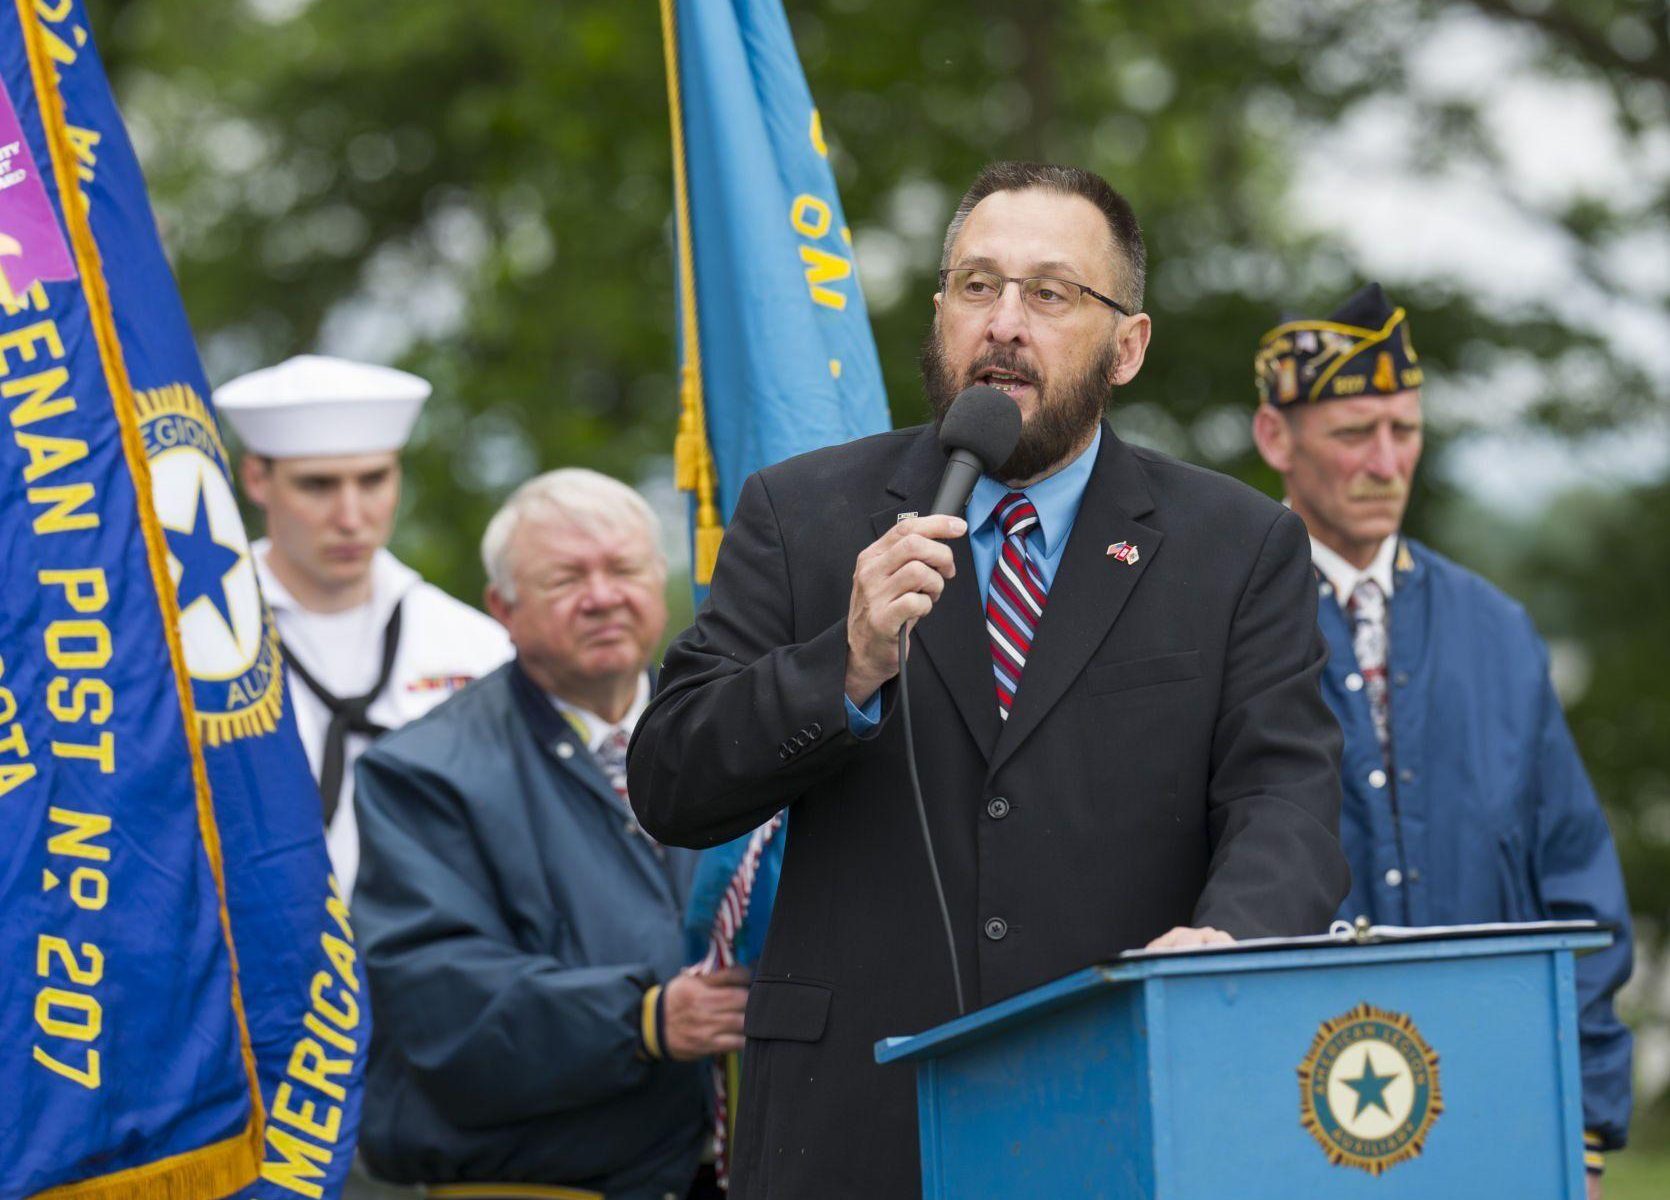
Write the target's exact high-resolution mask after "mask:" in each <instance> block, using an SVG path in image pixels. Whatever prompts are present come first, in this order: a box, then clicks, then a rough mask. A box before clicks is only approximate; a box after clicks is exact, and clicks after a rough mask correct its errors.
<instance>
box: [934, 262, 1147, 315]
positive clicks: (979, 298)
mask: <svg viewBox="0 0 1670 1200" xmlns="http://www.w3.org/2000/svg"><path fill="white" fill-rule="evenodd" d="M1011 283H1018V284H1019V285H1020V289H1021V301H1022V303H1024V304H1025V305H1026V307H1027V311H1029V312H1033V313H1036V314H1038V315H1039V316H1041V317H1065V316H1067V315H1069V314H1070V313H1073V312H1075V311H1077V309H1078V306H1079V301H1080V300H1082V299H1083V298H1084V297H1085V296H1094V297H1095V298H1096V299H1098V300H1100V301H1101V302H1102V303H1103V304H1105V305H1107V306H1108V307H1109V308H1111V309H1113V311H1114V312H1116V313H1120V314H1122V315H1124V316H1127V317H1128V316H1130V315H1131V310H1130V309H1128V308H1126V307H1125V306H1124V305H1122V304H1120V303H1119V302H1117V301H1115V300H1110V299H1108V297H1106V296H1104V295H1102V293H1100V292H1098V291H1097V290H1096V289H1095V288H1091V287H1086V286H1085V285H1084V284H1082V283H1074V282H1073V281H1072V280H1070V279H1055V278H1053V277H1051V276H1049V275H1032V276H1029V277H1028V278H1026V279H1016V278H1014V277H1013V276H1009V275H999V274H997V273H996V272H995V271H977V270H975V269H973V268H972V267H953V268H950V269H948V270H944V271H941V272H940V273H939V286H940V289H941V290H942V291H943V292H944V293H945V297H946V299H948V300H951V301H953V302H954V303H956V304H959V305H961V306H963V307H965V308H990V307H991V306H992V305H994V304H996V303H997V299H998V297H999V296H1001V295H1003V288H1004V286H1005V285H1006V284H1011Z"/></svg>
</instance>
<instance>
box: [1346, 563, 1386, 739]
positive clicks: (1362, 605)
mask: <svg viewBox="0 0 1670 1200" xmlns="http://www.w3.org/2000/svg"><path fill="white" fill-rule="evenodd" d="M1346 611H1347V612H1348V613H1349V614H1350V615H1351V629H1352V633H1351V644H1352V649H1354V650H1355V651H1356V652H1357V669H1358V670H1359V671H1360V672H1362V676H1363V690H1364V691H1365V692H1367V693H1368V711H1369V715H1370V716H1372V717H1373V718H1374V736H1375V737H1377V738H1379V739H1380V754H1381V757H1382V758H1384V757H1386V756H1387V755H1388V754H1389V752H1390V749H1391V725H1390V721H1389V712H1388V707H1387V699H1388V698H1387V691H1386V593H1384V592H1382V591H1381V590H1380V585H1379V584H1378V583H1376V582H1374V580H1372V579H1364V580H1362V581H1361V582H1359V583H1358V584H1357V587H1356V590H1355V591H1353V592H1352V593H1351V602H1350V604H1348V605H1347V606H1346Z"/></svg>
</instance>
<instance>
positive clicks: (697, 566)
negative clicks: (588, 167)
mask: <svg viewBox="0 0 1670 1200" xmlns="http://www.w3.org/2000/svg"><path fill="white" fill-rule="evenodd" d="M676 2H677V0H661V43H662V48H663V50H664V51H665V53H666V59H667V110H668V114H669V115H670V117H671V118H672V131H673V198H674V206H673V207H674V212H673V220H674V222H675V229H676V238H677V241H678V296H679V305H678V307H679V315H680V318H681V323H682V332H683V340H684V356H683V362H681V363H680V364H679V380H678V398H679V410H678V437H677V438H676V439H675V440H674V442H673V473H674V482H675V483H677V485H678V487H679V488H680V489H681V490H683V491H687V492H694V493H695V496H696V544H695V549H694V561H693V562H692V563H691V570H692V571H693V572H694V575H695V580H696V583H697V584H699V585H702V586H706V585H707V584H708V583H710V582H711V581H712V579H713V565H714V563H715V562H716V561H718V558H719V539H720V538H721V537H723V536H724V533H725V528H724V525H723V523H722V522H721V521H720V520H719V504H718V501H717V499H716V497H715V489H714V469H713V448H712V447H711V446H709V445H708V442H707V416H706V413H705V412H704V411H703V407H702V348H701V328H700V324H699V322H698V321H697V320H696V257H695V252H694V251H693V250H692V248H691V240H690V237H691V235H690V184H689V180H688V178H687V177H686V175H685V163H684V107H683V104H682V103H681V101H680V98H679V84H678V16H677V12H676V10H675V8H674V5H675V3H676Z"/></svg>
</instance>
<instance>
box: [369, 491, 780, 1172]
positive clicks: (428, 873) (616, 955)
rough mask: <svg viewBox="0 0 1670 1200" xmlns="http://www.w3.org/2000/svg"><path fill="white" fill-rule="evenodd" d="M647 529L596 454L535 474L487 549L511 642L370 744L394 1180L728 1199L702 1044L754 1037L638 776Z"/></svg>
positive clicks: (651, 548) (384, 1119) (712, 1049)
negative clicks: (711, 1143)
mask: <svg viewBox="0 0 1670 1200" xmlns="http://www.w3.org/2000/svg"><path fill="white" fill-rule="evenodd" d="M658 533H659V529H658V525H657V522H656V519H655V516H654V514H653V513H652V511H651V510H650V508H649V506H648V505H647V504H645V503H644V501H643V498H642V497H640V496H639V495H638V494H637V493H636V492H634V491H633V490H632V489H631V488H629V487H627V486H626V485H624V484H622V483H619V482H617V481H615V480H613V479H609V478H608V477H606V476H603V475H599V474H597V473H596V472H594V471H586V470H578V469H566V470H560V471H551V472H548V473H546V474H544V475H540V476H538V477H537V478H535V479H532V480H530V481H529V482H527V483H525V484H523V485H522V487H520V488H519V489H517V491H516V492H515V493H514V494H513V495H512V496H511V497H510V499H509V500H508V501H507V502H506V503H505V505H504V507H503V508H502V509H501V510H500V511H499V513H498V514H497V515H496V516H494V518H493V520H492V522H491V523H490V524H489V525H488V527H487V532H486V534H485V536H484V537H483V538H482V546H481V552H482V563H483V565H484V566H485V568H486V571H487V577H488V586H487V608H488V611H489V612H491V613H492V614H493V616H494V617H496V618H497V619H498V620H499V621H500V623H502V624H503V625H504V627H505V629H506V630H508V631H509V634H510V640H511V642H512V644H513V645H514V647H515V650H516V658H515V660H514V661H513V662H511V663H509V664H507V665H506V666H504V667H502V668H500V669H499V670H498V671H496V672H494V673H493V674H491V675H488V676H487V677H485V678H483V679H482V680H480V681H479V682H477V683H475V684H473V685H471V686H470V687H468V688H466V689H464V690H463V691H462V692H460V693H459V694H458V695H457V696H455V697H453V698H452V699H451V700H449V701H447V702H446V703H445V704H443V705H441V706H440V707H439V708H437V709H436V710H435V711H434V712H432V713H431V714H429V715H428V716H426V717H424V718H422V719H421V720H418V721H415V722H413V723H412V724H410V725H407V726H406V727H404V728H403V729H401V730H399V731H397V732H395V733H393V734H390V735H389V736H388V737H386V738H385V739H383V740H382V741H381V742H379V743H378V744H377V745H376V746H375V747H374V748H373V749H372V750H371V751H370V752H368V753H367V754H366V755H365V757H364V758H362V759H361V760H360V762H359V765H358V778H357V788H358V791H357V803H358V806H359V820H360V829H361V839H362V856H363V857H362V865H361V868H360V876H359V886H358V890H357V891H356V893H355V896H354V911H355V916H356V918H357V921H358V926H359V930H360V935H361V944H362V946H363V950H364V955H365V964H366V973H367V975H368V977H369V979H370V984H371V999H372V1004H373V1008H374V1011H375V1033H374V1035H373V1038H372V1043H371V1060H370V1067H369V1070H368V1072H367V1088H366V1101H365V1117H364V1120H363V1123H362V1128H361V1134H360V1147H361V1149H362V1150H363V1152H364V1155H365V1158H366V1161H367V1163H368V1164H369V1165H370V1166H371V1168H372V1169H373V1170H374V1171H375V1172H376V1173H377V1174H378V1175H380V1176H383V1177H384V1178H386V1179H389V1180H391V1181H395V1182H402V1183H418V1184H426V1185H429V1186H430V1188H431V1191H432V1193H434V1192H435V1190H436V1189H437V1188H440V1187H444V1189H445V1190H444V1193H442V1194H445V1195H446V1196H448V1197H449V1198H452V1200H470V1198H475V1197H480V1198H486V1197H494V1198H501V1197H516V1196H524V1195H525V1196H530V1197H532V1196H544V1197H548V1196H550V1195H552V1194H553V1193H552V1191H551V1189H552V1187H553V1186H554V1187H556V1188H559V1189H561V1191H560V1192H559V1193H558V1194H561V1195H563V1196H599V1197H601V1196H604V1195H607V1196H608V1197H609V1200H617V1198H619V1200H638V1198H642V1200H669V1198H670V1200H683V1198H684V1197H686V1196H690V1197H700V1196H706V1195H717V1194H718V1193H717V1192H716V1191H714V1190H711V1189H712V1184H711V1181H710V1175H711V1172H710V1170H709V1169H707V1168H701V1169H700V1171H699V1170H698V1165H699V1159H700V1156H701V1150H702V1147H703V1145H704V1142H705V1130H706V1126H707V1119H706V1100H705V1092H704V1084H703V1076H702V1072H701V1070H700V1067H699V1066H698V1063H697V1060H699V1059H702V1058H704V1057H706V1056H708V1055H712V1054H718V1053H723V1052H726V1051H732V1050H739V1049H741V1046H742V1011H743V1007H744V1003H745V999H746V995H747V977H746V974H745V973H742V972H740V971H730V972H719V973H717V974H713V975H706V976H701V975H695V974H690V973H687V972H685V971H683V970H682V967H683V937H682V933H681V927H680V923H681V916H682V913H683V910H684V904H685V901H686V899H687V895H688V889H689V882H690V875H691V870H692V867H693V865H694V855H693V854H692V853H691V852H689V851H683V850H676V849H672V848H668V847H663V846H661V845H659V844H657V843H656V842H655V841H654V840H653V839H651V838H650V837H649V836H648V835H647V834H646V833H644V832H643V830H642V829H640V828H639V826H638V823H637V821H636V819H635V818H634V817H633V815H632V810H631V807H630V806H629V805H628V804H627V796H626V744H627V741H628V739H629V738H630V737H631V733H632V728H633V726H634V725H635V724H636V722H637V720H638V718H639V716H640V714H642V712H643V710H644V708H645V706H646V705H647V704H648V702H649V694H650V682H651V681H650V677H649V673H648V664H649V661H650V657H651V655H652V654H653V653H654V652H655V651H656V649H657V647H658V646H659V645H660V641H661V635H662V632H663V630H664V628H665V626H666V621H667V611H666V604H665V599H664V595H663V592H664V589H665V585H666V574H667V571H666V563H665V561H664V559H663V557H662V555H661V551H660V548H659V537H658Z"/></svg>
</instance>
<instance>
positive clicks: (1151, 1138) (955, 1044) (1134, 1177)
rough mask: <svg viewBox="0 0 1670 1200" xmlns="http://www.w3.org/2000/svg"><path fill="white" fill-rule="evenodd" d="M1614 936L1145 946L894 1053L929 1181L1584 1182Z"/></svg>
mask: <svg viewBox="0 0 1670 1200" xmlns="http://www.w3.org/2000/svg"><path fill="white" fill-rule="evenodd" d="M1426 932H1427V933H1428V934H1429V935H1430V934H1431V933H1432V932H1433V931H1426ZM1610 941H1611V935H1610V934H1609V933H1606V932H1604V931H1601V930H1598V929H1596V928H1595V927H1594V926H1593V925H1592V924H1586V923H1565V924H1562V925H1559V926H1553V925H1545V926H1540V927H1524V928H1515V927H1512V926H1503V927H1493V928H1491V929H1490V930H1489V931H1488V932H1484V931H1475V932H1474V933H1472V934H1470V935H1467V936H1443V935H1439V936H1422V937H1415V936H1405V937H1401V938H1396V937H1395V938H1394V940H1384V941H1375V942H1369V941H1367V940H1364V939H1363V938H1362V935H1361V932H1359V935H1358V939H1357V940H1353V941H1350V942H1345V941H1342V940H1338V939H1329V938H1314V939H1297V940H1296V941H1292V942H1270V943H1262V944H1259V943H1247V944H1244V945H1243V946H1237V947H1227V948H1222V949H1216V950H1208V951H1197V952H1190V953H1180V954H1166V955H1151V956H1150V955H1138V956H1127V958H1125V959H1123V960H1121V961H1120V962H1117V963H1114V964H1111V965H1106V966H1098V967H1091V968H1088V969H1086V970H1083V971H1079V972H1078V973H1076V974H1073V975H1069V976H1067V977H1066V978H1064V979H1060V980H1057V981H1056V982H1054V983H1051V984H1048V985H1046V986H1044V987H1040V988H1037V989H1035V990H1033V991H1030V992H1026V993H1023V994H1021V995H1019V996H1015V997H1012V998H1010V999H1008V1000H1005V1001H1003V1002H1002V1003H999V1004H995V1005H992V1006H991V1007H989V1008H985V1009H982V1010H981V1011H979V1012H975V1013H971V1014H969V1015H968V1016H966V1017H962V1018H959V1019H958V1020H955V1021H951V1022H949V1023H947V1024H945V1025H942V1026H940V1027H938V1028H936V1029H932V1030H929V1031H928V1032H926V1033H923V1034H920V1035H917V1036H914V1037H898V1038H889V1039H886V1040H885V1041H882V1042H880V1043H878V1044H877V1046H876V1059H877V1061H879V1062H882V1063H890V1062H891V1063H901V1064H903V1063H911V1064H914V1065H915V1067H916V1072H917V1107H918V1116H919V1121H920V1129H921V1139H922V1194H923V1196H924V1197H925V1198H927V1200H973V1198H980V1197H999V1196H1001V1197H1022V1198H1027V1200H1031V1198H1034V1197H1035V1198H1038V1200H1056V1198H1062V1200H1066V1198H1071V1200H1089V1198H1091V1197H1098V1198H1105V1200H1139V1198H1141V1200H1256V1198H1258V1197H1281V1198H1282V1200H1293V1198H1295V1197H1305V1198H1310V1197H1350V1198H1357V1197H1361V1198H1362V1200H1393V1198H1394V1197H1420V1198H1421V1200H1448V1198H1450V1197H1456V1198H1461V1197H1513V1198H1514V1200H1544V1198H1547V1200H1554V1198H1556V1197H1558V1198H1560V1200H1581V1197H1582V1196H1583V1194H1584V1191H1583V1188H1584V1181H1583V1123H1582V1122H1583V1118H1582V1104H1581V1086H1582V1082H1581V1075H1580V1074H1579V1070H1578V1057H1577V1004H1576V993H1575V988H1574V977H1573V955H1574V954H1575V953H1577V952H1580V951H1583V950H1588V949H1594V948H1598V947H1600V946H1604V945H1606V944H1608V943H1609V942H1610Z"/></svg>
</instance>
